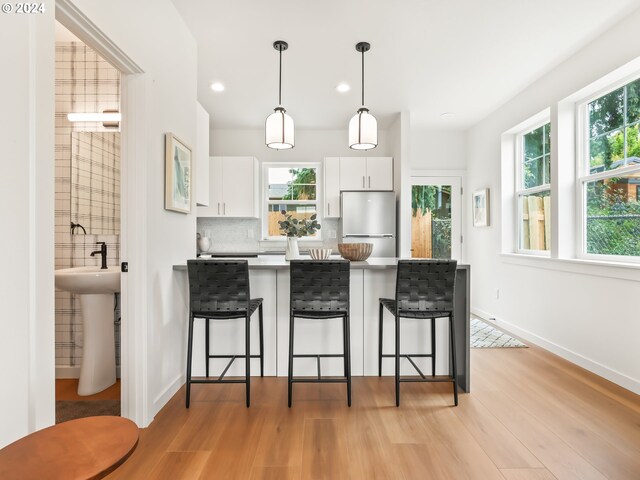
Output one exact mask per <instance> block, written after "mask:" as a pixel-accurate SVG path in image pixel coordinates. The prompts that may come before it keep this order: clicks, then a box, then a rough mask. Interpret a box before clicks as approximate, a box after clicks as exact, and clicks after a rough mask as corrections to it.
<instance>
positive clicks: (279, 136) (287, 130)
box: [264, 40, 296, 150]
mask: <svg viewBox="0 0 640 480" xmlns="http://www.w3.org/2000/svg"><path fill="white" fill-rule="evenodd" d="M273 48H275V49H276V50H277V51H278V52H280V72H279V76H278V106H277V107H276V108H275V109H274V110H273V113H272V114H271V115H269V116H268V117H267V120H266V122H265V124H264V143H265V144H266V145H267V147H269V148H273V149H275V150H286V149H288V148H293V147H294V146H295V144H296V142H295V127H294V125H293V118H291V117H290V116H289V115H287V111H286V110H285V109H284V107H283V106H282V52H283V51H285V50H286V49H287V48H289V45H288V44H287V42H285V41H283V40H278V41H276V42H274V43H273Z"/></svg>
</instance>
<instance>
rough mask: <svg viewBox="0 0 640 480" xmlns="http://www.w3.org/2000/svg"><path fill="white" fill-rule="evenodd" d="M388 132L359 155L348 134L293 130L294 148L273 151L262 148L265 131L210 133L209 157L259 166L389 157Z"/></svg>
mask: <svg viewBox="0 0 640 480" xmlns="http://www.w3.org/2000/svg"><path fill="white" fill-rule="evenodd" d="M387 139H388V135H387V132H386V131H384V130H379V131H378V146H377V147H376V148H375V149H374V150H369V151H366V152H358V151H357V150H352V149H350V148H349V140H348V131H347V130H346V129H345V130H303V129H300V128H298V129H296V145H295V147H294V148H292V149H289V150H274V149H272V148H268V147H267V146H266V145H265V144H264V130H262V129H260V130H253V129H247V130H241V129H239V130H217V129H213V130H211V135H210V136H209V144H210V147H211V148H210V154H211V155H216V156H221V155H228V156H243V155H248V156H253V157H256V158H257V159H258V160H260V161H262V162H320V161H322V159H323V158H324V157H358V156H360V157H366V156H376V157H385V156H392V155H393V152H392V150H391V147H390V145H389V143H390V142H389V141H388V140H387Z"/></svg>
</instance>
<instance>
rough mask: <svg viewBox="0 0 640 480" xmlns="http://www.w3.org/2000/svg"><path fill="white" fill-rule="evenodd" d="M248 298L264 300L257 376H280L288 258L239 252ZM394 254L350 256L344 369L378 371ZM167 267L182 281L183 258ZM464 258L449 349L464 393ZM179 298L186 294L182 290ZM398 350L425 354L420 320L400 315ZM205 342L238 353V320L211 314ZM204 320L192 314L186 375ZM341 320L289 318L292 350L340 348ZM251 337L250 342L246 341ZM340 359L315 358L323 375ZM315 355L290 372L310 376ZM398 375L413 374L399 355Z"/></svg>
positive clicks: (444, 352) (439, 333)
mask: <svg viewBox="0 0 640 480" xmlns="http://www.w3.org/2000/svg"><path fill="white" fill-rule="evenodd" d="M246 260H247V262H248V264H249V274H250V288H251V296H252V297H261V298H263V299H264V303H263V305H264V353H265V375H267V376H286V375H287V364H288V363H287V359H288V337H289V290H290V285H289V262H287V261H286V260H285V259H284V257H283V256H274V255H268V256H258V257H256V258H247V259H246ZM397 261H398V259H397V258H383V257H379V258H369V259H367V260H366V261H362V262H351V273H350V275H351V282H350V288H351V303H350V309H351V338H350V340H351V370H352V374H353V375H354V376H362V375H365V376H373V375H377V374H378V357H377V354H378V311H379V310H378V309H379V303H378V299H379V298H380V297H387V298H394V296H395V282H396V270H397ZM173 269H174V271H176V273H178V274H183V275H184V277H182V278H180V282H179V284H180V285H181V286H182V287H181V288H188V282H187V281H186V270H187V267H186V264H182V265H174V266H173ZM469 292H470V268H469V265H461V264H459V265H458V268H457V271H456V288H455V305H454V308H455V309H454V325H455V329H456V331H455V337H456V355H457V362H458V368H457V370H458V377H457V379H458V385H459V386H460V388H462V390H464V391H465V392H469V390H470V368H469V335H470V333H469V332H470V327H469V314H470V312H469V308H470V307H469V301H470V293H469ZM185 298H188V294H187V292H185ZM402 322H403V323H402V334H401V339H400V344H401V351H410V352H424V353H429V346H430V345H431V342H430V338H429V337H430V328H429V326H428V322H424V321H420V320H416V319H408V318H403V319H402ZM211 325H212V326H211V333H210V335H211V337H210V342H211V348H212V350H215V351H216V352H219V353H228V354H242V352H244V335H243V334H242V333H243V328H244V327H243V325H242V322H241V321H239V320H217V321H216V322H214V323H212V324H211ZM383 325H384V327H383V328H384V345H383V346H384V353H393V343H394V342H393V338H394V320H393V316H392V315H391V314H390V313H389V312H387V311H386V310H385V313H384V317H383ZM251 329H252V330H251V336H252V342H251V344H252V353H257V339H258V322H257V321H252V324H251ZM204 330H205V329H204V321H198V320H196V322H195V326H194V345H193V374H194V376H202V375H204V366H205V353H204V343H205V342H204V335H205V333H204ZM435 337H436V375H448V374H449V368H450V365H449V363H450V362H449V328H448V323H447V322H446V321H445V320H444V319H443V320H438V321H437V323H436V335H435ZM341 338H342V327H341V321H340V320H339V319H335V320H334V319H330V320H306V321H304V322H300V323H299V326H298V325H296V344H295V345H296V353H307V351H309V352H312V351H313V352H316V351H323V352H326V353H341V352H340V346H341V340H340V339H341ZM253 339H255V340H256V341H253ZM414 361H415V362H416V364H417V365H418V366H419V368H420V369H421V370H423V371H427V372H430V371H431V360H430V359H428V358H415V359H414ZM252 362H255V364H252V371H253V372H259V368H258V359H254V360H252ZM341 362H342V360H341V359H337V358H336V359H334V358H326V359H323V360H322V372H323V375H341V371H342V363H341ZM243 363H244V362H242V361H239V362H234V364H233V365H232V366H231V368H230V369H229V371H228V373H227V375H238V376H240V375H244V364H243ZM225 364H226V361H225V360H222V359H211V363H210V368H211V372H212V373H213V374H215V372H219V371H222V369H224V366H225ZM316 368H317V366H316V360H315V359H313V358H309V359H299V361H296V364H295V372H294V374H295V375H309V376H313V375H316V371H317V370H316ZM401 374H402V375H415V370H414V369H413V368H412V366H411V364H410V363H409V362H408V361H407V360H406V359H402V361H401ZM383 375H393V359H391V358H389V359H385V360H384V362H383Z"/></svg>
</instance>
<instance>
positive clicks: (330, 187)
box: [324, 157, 340, 218]
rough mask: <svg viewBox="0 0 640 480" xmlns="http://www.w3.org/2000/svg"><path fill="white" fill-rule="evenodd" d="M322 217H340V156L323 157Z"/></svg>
mask: <svg viewBox="0 0 640 480" xmlns="http://www.w3.org/2000/svg"><path fill="white" fill-rule="evenodd" d="M324 201H325V205H324V217H325V218H339V217H340V157H327V158H325V159H324Z"/></svg>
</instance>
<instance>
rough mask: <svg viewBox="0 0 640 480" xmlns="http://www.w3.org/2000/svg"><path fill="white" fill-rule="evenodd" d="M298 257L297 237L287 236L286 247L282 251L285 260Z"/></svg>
mask: <svg viewBox="0 0 640 480" xmlns="http://www.w3.org/2000/svg"><path fill="white" fill-rule="evenodd" d="M298 258H300V251H299V250H298V237H287V248H286V250H285V252H284V259H285V260H297V259H298Z"/></svg>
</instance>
